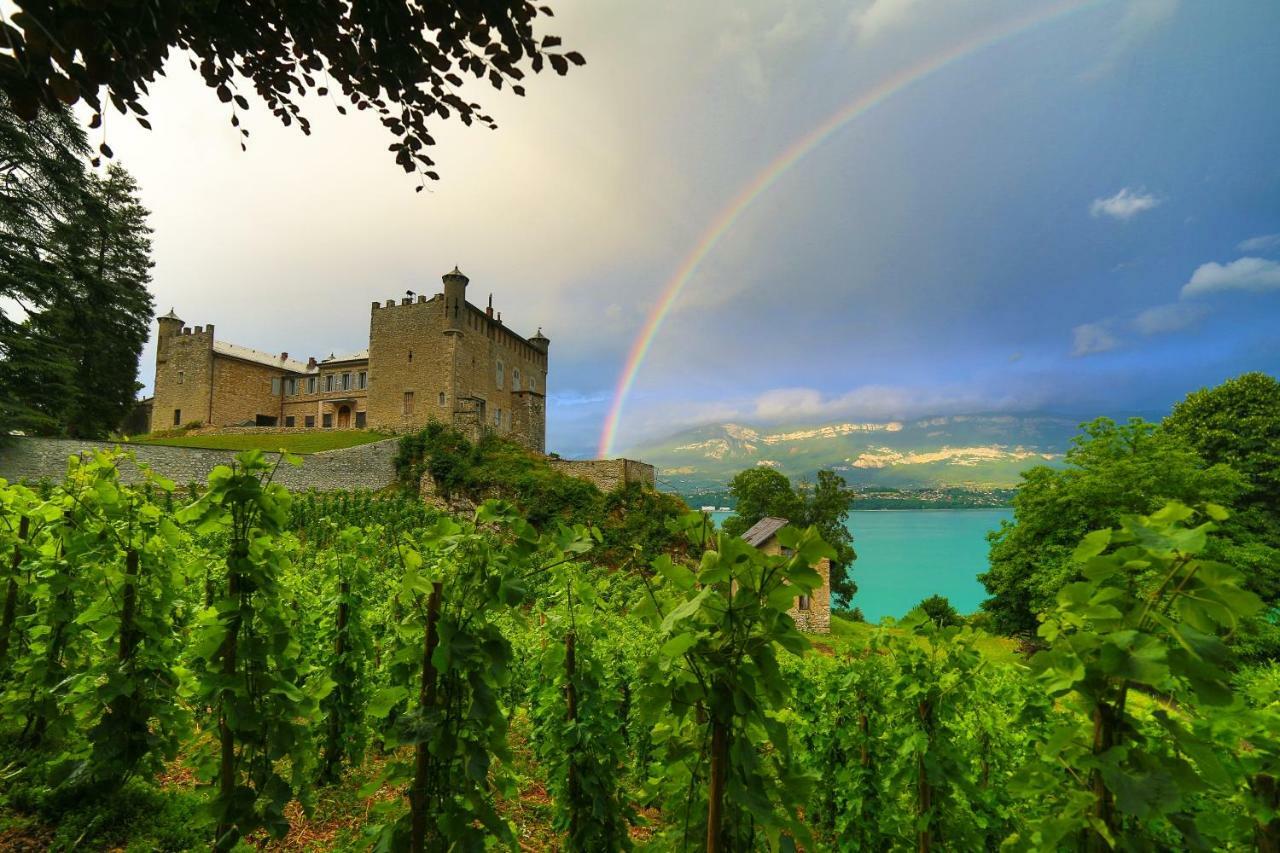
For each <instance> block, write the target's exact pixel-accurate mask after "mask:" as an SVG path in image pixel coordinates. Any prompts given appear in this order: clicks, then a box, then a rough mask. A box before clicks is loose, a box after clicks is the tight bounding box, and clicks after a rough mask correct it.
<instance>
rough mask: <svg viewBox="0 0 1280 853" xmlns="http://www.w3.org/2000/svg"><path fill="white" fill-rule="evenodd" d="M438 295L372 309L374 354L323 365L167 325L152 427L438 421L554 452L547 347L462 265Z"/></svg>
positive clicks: (166, 321)
mask: <svg viewBox="0 0 1280 853" xmlns="http://www.w3.org/2000/svg"><path fill="white" fill-rule="evenodd" d="M443 282H444V290H443V292H441V293H437V294H435V295H434V296H432V297H430V298H428V297H426V296H425V295H424V296H418V297H417V299H416V300H415V299H414V298H413V297H412V296H408V297H404V298H401V299H400V301H399V303H398V304H397V302H396V301H395V300H394V299H388V300H387V302H386V304H385V305H383V304H379V303H377V302H375V303H373V309H372V311H371V313H370V317H369V347H368V349H365V350H361V351H359V352H355V353H350V354H346V355H341V356H335V355H330V356H329V357H328V358H325V359H322V360H320V361H317V360H316V359H315V358H310V359H308V360H307V361H306V362H302V361H299V360H296V359H291V358H290V357H289V354H288V353H287V352H282V353H280V354H279V355H275V354H272V353H266V352H260V351H258V350H255V349H250V348H249V347H243V346H239V345H237V344H232V343H228V342H226V341H220V340H217V339H216V338H215V337H214V327H213V326H212V325H208V326H196V327H195V328H194V329H192V328H189V327H187V326H185V325H184V324H183V321H182V320H181V319H179V318H178V316H177V315H176V314H174V312H173V311H172V310H170V312H169V313H168V314H166V315H165V316H163V317H161V318H159V323H160V330H159V337H158V339H157V346H156V379H155V396H154V398H153V401H152V410H151V411H152V422H151V429H153V430H160V429H167V428H172V427H180V426H185V425H187V424H191V423H200V424H203V425H209V426H246V425H253V426H266V427H287V428H294V429H363V428H369V429H382V430H388V431H394V432H404V431H409V430H414V429H420V428H422V427H423V426H425V425H426V424H427V422H429V421H440V422H443V423H446V424H451V425H453V426H456V427H458V428H460V429H462V430H464V431H466V432H468V433H470V434H473V435H474V434H478V433H479V432H480V431H482V430H491V431H493V432H496V433H498V434H500V435H504V436H506V437H508V438H511V439H514V440H515V441H518V442H520V443H521V444H523V445H524V446H526V447H528V448H530V449H531V450H536V451H538V452H539V453H541V452H543V451H544V449H545V443H546V383H547V349H548V347H549V346H550V344H551V341H550V340H548V339H547V337H546V336H545V335H543V334H542V330H541V329H539V330H538V332H537V334H535V335H534V336H533V337H531V338H527V339H526V338H523V337H521V336H520V335H517V334H516V333H515V332H512V331H511V330H510V329H508V328H507V327H506V326H505V325H504V324H503V322H502V315H501V314H500V313H499V314H496V315H495V314H494V311H493V304H492V303H493V300H492V298H490V304H489V307H488V308H486V309H484V310H481V309H480V308H477V307H476V306H474V305H472V304H471V303H469V302H467V298H466V295H467V283H468V279H467V277H466V276H465V275H463V274H462V273H461V272H460V271H459V270H458V269H457V268H456V267H455V268H454V269H453V270H452V271H450V272H448V273H446V274H445V275H444V276H443Z"/></svg>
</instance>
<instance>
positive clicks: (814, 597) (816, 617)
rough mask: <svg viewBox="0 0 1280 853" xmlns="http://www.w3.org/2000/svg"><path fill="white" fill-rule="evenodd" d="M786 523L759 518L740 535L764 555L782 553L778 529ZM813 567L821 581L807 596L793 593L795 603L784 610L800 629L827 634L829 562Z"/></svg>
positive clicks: (783, 520) (784, 520)
mask: <svg viewBox="0 0 1280 853" xmlns="http://www.w3.org/2000/svg"><path fill="white" fill-rule="evenodd" d="M787 524H788V522H787V520H786V519H785V518H774V517H766V518H762V519H760V520H759V521H757V522H756V523H755V524H754V525H752V526H751V529H750V530H748V531H747V532H746V533H744V534H742V538H743V539H745V540H746V541H747V544H749V545H753V546H755V547H756V548H759V549H760V550H761V551H764V552H765V553H766V554H769V555H778V554H782V553H783V547H782V545H781V544H780V543H779V542H778V531H779V530H781V529H782V528H784V527H786V526H787ZM813 570H814V571H816V572H817V573H818V574H819V575H821V576H822V584H821V585H820V586H818V587H817V588H816V589H815V590H814V591H813V592H812V593H811V594H809V595H798V596H796V603H795V605H794V606H793V607H792V608H791V609H790V610H789V611H787V612H788V613H790V614H791V618H792V619H794V620H795V623H796V627H797V628H799V629H800V630H801V631H809V632H811V633H814V634H827V633H830V632H831V561H830V560H828V559H827V558H826V557H823V558H822V559H821V560H819V561H818V562H817V563H815V564H814V566H813Z"/></svg>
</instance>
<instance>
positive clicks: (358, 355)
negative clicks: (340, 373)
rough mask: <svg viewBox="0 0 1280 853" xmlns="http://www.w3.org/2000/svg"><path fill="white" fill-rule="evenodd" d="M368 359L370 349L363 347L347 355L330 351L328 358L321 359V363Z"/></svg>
mask: <svg viewBox="0 0 1280 853" xmlns="http://www.w3.org/2000/svg"><path fill="white" fill-rule="evenodd" d="M368 360H369V350H367V349H362V350H356V351H355V352H350V353H347V354H345V355H333V354H332V353H330V354H329V357H328V358H322V359H320V363H321V364H329V363H330V362H338V361H368Z"/></svg>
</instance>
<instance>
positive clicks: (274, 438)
mask: <svg viewBox="0 0 1280 853" xmlns="http://www.w3.org/2000/svg"><path fill="white" fill-rule="evenodd" d="M384 438H390V436H388V435H385V434H383V433H380V432H370V431H369V430H362V429H347V430H317V431H315V432H262V433H231V434H228V435H174V436H140V437H137V438H133V439H130V443H132V444H163V445H168V446H170V447H201V448H204V449H206V450H254V449H258V450H287V451H289V452H290V453H320V452H321V451H324V450H341V449H342V448H344V447H355V446H357V445H360V444H369V443H370V442H373V441H381V440H382V439H384Z"/></svg>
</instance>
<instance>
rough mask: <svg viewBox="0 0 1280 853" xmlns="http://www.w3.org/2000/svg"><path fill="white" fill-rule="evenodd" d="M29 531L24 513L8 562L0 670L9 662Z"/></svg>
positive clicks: (28, 524) (2, 620)
mask: <svg viewBox="0 0 1280 853" xmlns="http://www.w3.org/2000/svg"><path fill="white" fill-rule="evenodd" d="M30 532H31V519H29V518H27V517H26V516H25V515H24V516H22V520H21V521H19V522H18V541H17V542H15V543H14V545H13V560H12V561H11V562H10V564H9V585H8V588H7V589H6V590H5V594H4V616H3V618H0V670H2V669H4V667H5V665H6V664H7V663H8V662H9V637H10V636H11V635H12V634H13V623H14V621H15V620H16V619H17V617H18V569H19V568H21V567H22V544H23V543H24V542H26V541H27V535H28V534H29V533H30Z"/></svg>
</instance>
